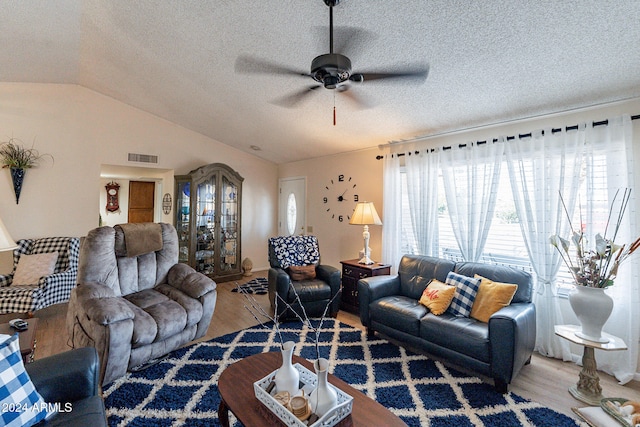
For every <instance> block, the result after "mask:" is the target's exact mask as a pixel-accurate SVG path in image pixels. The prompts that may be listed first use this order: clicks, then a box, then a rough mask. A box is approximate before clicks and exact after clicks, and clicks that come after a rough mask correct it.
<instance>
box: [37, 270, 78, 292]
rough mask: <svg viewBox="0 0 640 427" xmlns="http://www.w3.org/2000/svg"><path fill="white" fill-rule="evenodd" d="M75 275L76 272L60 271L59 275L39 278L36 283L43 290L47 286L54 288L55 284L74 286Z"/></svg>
mask: <svg viewBox="0 0 640 427" xmlns="http://www.w3.org/2000/svg"><path fill="white" fill-rule="evenodd" d="M77 275H78V271H77V270H73V269H71V268H68V269H66V270H65V271H61V272H59V273H53V274H50V275H48V276H44V277H41V278H40V280H39V281H38V286H40V287H41V288H43V289H44V288H46V287H47V286H56V285H57V284H63V285H68V284H75V281H76V277H77Z"/></svg>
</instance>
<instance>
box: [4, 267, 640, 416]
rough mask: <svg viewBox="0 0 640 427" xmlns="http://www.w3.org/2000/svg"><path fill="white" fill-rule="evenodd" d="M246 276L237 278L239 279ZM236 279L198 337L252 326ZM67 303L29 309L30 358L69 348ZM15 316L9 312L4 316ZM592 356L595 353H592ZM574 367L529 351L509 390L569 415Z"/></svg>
mask: <svg viewBox="0 0 640 427" xmlns="http://www.w3.org/2000/svg"><path fill="white" fill-rule="evenodd" d="M257 276H261V277H266V272H257V273H255V274H254V276H253V277H257ZM251 278H252V277H249V278H246V279H243V280H240V281H238V282H239V283H244V282H247V281H248V280H250V279H251ZM235 285H236V282H226V283H218V301H217V305H216V309H215V312H214V316H213V320H212V322H211V326H210V327H209V330H208V333H207V334H206V336H205V337H203V338H202V340H209V339H211V338H215V337H218V336H221V335H225V334H227V333H230V332H236V331H239V330H241V329H244V328H247V327H250V326H254V325H256V324H257V321H256V319H255V318H254V317H253V316H252V315H251V314H250V313H249V311H248V310H246V309H245V308H244V305H245V304H246V300H245V299H244V297H243V296H242V295H241V294H238V293H235V292H231V289H233V287H234V286H235ZM255 298H256V301H257V302H258V303H259V304H260V305H262V306H263V307H264V308H265V309H266V310H269V301H268V298H267V296H266V295H258V296H256V297H255ZM66 310H67V304H57V305H55V306H51V307H48V308H46V309H43V310H40V311H38V312H36V313H35V317H37V318H38V319H39V323H38V330H37V332H36V339H37V347H36V352H35V359H41V358H43V357H47V356H49V355H52V354H57V353H60V352H63V351H66V350H68V349H69V347H68V344H67V342H68V335H67V330H66V327H65V322H66ZM9 317H15V316H9ZM7 318H8V317H7V315H3V316H0V322H5V321H7V320H6V319H7ZM338 320H340V321H342V322H344V323H347V324H349V325H351V326H353V327H356V328H363V326H362V324H361V323H360V319H359V318H358V317H357V316H356V315H353V314H350V313H347V312H344V311H340V313H339V314H338ZM596 358H597V352H596ZM579 371H580V367H579V366H577V365H576V364H574V363H571V362H562V361H560V360H557V359H550V358H546V357H543V356H540V355H539V354H537V353H534V355H533V358H532V361H531V364H529V365H527V366H525V367H524V368H522V370H521V371H520V374H519V375H518V376H517V377H516V378H515V380H514V381H513V383H512V384H511V385H510V386H509V390H510V391H512V392H514V393H516V394H518V395H520V396H522V397H525V398H527V399H531V400H534V401H536V402H539V403H541V404H543V405H545V406H548V407H550V408H553V409H555V410H556V411H558V412H562V413H564V414H567V415H569V416H571V417H574V418H575V414H573V412H572V411H571V408H572V407H580V406H586V405H585V404H583V403H582V402H580V401H578V400H575V399H574V398H573V397H572V396H571V395H570V394H569V392H568V391H567V389H568V387H569V386H571V385H574V384H575V383H576V382H577V380H578V373H579ZM600 384H601V386H602V389H603V395H605V396H606V397H624V398H626V399H630V400H635V401H640V382H638V381H631V382H630V383H628V384H626V385H624V386H621V385H619V384H618V383H617V380H616V379H615V378H613V377H611V376H609V375H607V374H605V373H602V372H601V373H600Z"/></svg>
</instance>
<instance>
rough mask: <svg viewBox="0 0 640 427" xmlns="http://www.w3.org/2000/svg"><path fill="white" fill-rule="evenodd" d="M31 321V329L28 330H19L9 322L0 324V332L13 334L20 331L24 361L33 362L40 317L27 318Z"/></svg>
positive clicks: (21, 351) (28, 321)
mask: <svg viewBox="0 0 640 427" xmlns="http://www.w3.org/2000/svg"><path fill="white" fill-rule="evenodd" d="M25 320H26V321H27V323H29V329H27V330H26V331H22V332H20V331H17V330H15V329H13V328H12V327H11V326H10V325H9V324H8V323H1V324H0V334H6V335H13V334H15V333H16V332H18V333H19V334H20V335H19V339H20V354H21V355H22V361H23V362H24V363H30V362H33V355H34V352H35V349H36V329H37V327H38V319H36V318H32V319H25Z"/></svg>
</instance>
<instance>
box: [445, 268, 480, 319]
mask: <svg viewBox="0 0 640 427" xmlns="http://www.w3.org/2000/svg"><path fill="white" fill-rule="evenodd" d="M480 282H481V280H480V279H474V278H471V277H467V276H463V275H461V274H457V273H454V272H453V271H450V272H449V274H447V279H446V280H445V283H446V284H447V285H451V286H455V287H456V293H455V295H454V296H453V300H452V301H451V305H450V306H449V308H448V309H447V311H448V312H449V313H451V314H453V315H455V316H458V317H469V314H470V313H471V307H472V306H473V301H475V299H476V295H477V293H478V288H479V287H480Z"/></svg>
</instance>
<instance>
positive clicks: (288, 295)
mask: <svg viewBox="0 0 640 427" xmlns="http://www.w3.org/2000/svg"><path fill="white" fill-rule="evenodd" d="M269 265H270V266H271V268H270V269H269V278H268V279H269V301H270V302H271V307H272V308H274V309H275V305H276V304H275V303H276V296H279V297H280V298H281V299H279V300H278V313H277V314H278V316H279V317H280V319H291V318H296V315H295V313H294V312H292V311H291V309H292V310H294V311H295V312H296V313H298V314H299V315H300V316H301V317H303V318H304V313H303V312H302V308H301V304H302V306H303V307H304V310H305V311H306V314H307V316H308V317H321V316H322V315H323V313H324V311H325V308H326V307H327V305H328V304H329V303H330V302H331V305H330V306H329V308H328V309H327V312H326V313H327V315H329V316H331V317H336V315H337V314H338V310H339V307H340V295H338V296H336V294H338V293H339V292H340V271H339V270H338V269H337V268H335V267H331V266H329V265H321V264H320V250H319V248H318V238H317V237H316V236H280V237H272V238H270V239H269ZM296 294H297V295H298V297H299V301H298V300H297V299H296ZM334 297H335V298H334ZM332 298H333V301H331V300H332ZM283 300H284V301H286V302H287V304H289V305H290V308H291V309H289V308H288V307H287V306H286V304H284V303H283ZM300 303H301V304H300Z"/></svg>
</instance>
